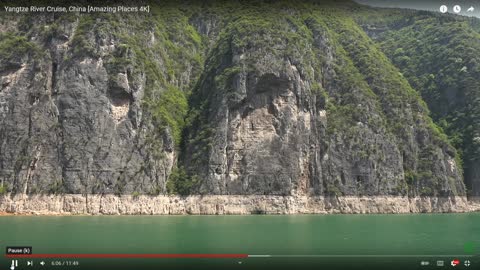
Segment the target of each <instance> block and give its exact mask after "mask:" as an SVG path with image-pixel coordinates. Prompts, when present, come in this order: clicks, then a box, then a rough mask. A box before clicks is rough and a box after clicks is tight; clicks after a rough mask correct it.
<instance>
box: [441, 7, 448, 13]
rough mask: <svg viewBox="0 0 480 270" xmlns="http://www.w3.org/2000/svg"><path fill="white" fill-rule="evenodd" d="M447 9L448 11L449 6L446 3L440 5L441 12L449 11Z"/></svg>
mask: <svg viewBox="0 0 480 270" xmlns="http://www.w3.org/2000/svg"><path fill="white" fill-rule="evenodd" d="M447 11H448V7H447V6H445V5H441V6H440V12H441V13H447Z"/></svg>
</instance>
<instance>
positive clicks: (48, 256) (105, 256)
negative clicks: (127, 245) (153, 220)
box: [6, 254, 248, 259]
mask: <svg viewBox="0 0 480 270" xmlns="http://www.w3.org/2000/svg"><path fill="white" fill-rule="evenodd" d="M6 257H7V258H10V259H14V258H38V259H55V258H69V259H85V258H89V259H117V258H124V259H125V258H128V259H148V258H150V259H153V258H172V259H173V258H177V259H222V258H223V259H243V258H248V254H18V255H17V254H8V255H6Z"/></svg>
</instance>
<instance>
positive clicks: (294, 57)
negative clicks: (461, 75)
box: [0, 1, 465, 213]
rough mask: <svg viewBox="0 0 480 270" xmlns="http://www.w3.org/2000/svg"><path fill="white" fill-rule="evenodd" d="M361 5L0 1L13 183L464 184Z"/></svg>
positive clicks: (291, 188)
mask: <svg viewBox="0 0 480 270" xmlns="http://www.w3.org/2000/svg"><path fill="white" fill-rule="evenodd" d="M352 5H353V6H356V5H355V4H353V3H351V2H348V1H345V2H342V3H338V2H335V3H334V2H324V1H322V2H318V3H317V2H314V1H312V2H310V1H305V2H301V3H298V4H295V5H293V4H289V3H266V2H258V1H247V2H242V3H237V2H234V1H226V2H216V1H212V2H205V3H203V4H199V3H195V2H191V3H189V2H184V3H182V4H177V3H169V2H167V3H160V4H152V11H151V13H149V14H102V13H96V14H76V13H68V14H65V15H61V16H59V15H53V14H37V15H35V16H21V15H12V14H6V13H2V14H0V79H1V85H0V87H1V88H0V181H1V185H2V190H3V193H8V194H9V195H10V196H11V199H13V200H15V198H20V197H18V196H15V194H17V195H19V194H30V195H31V196H35V194H47V195H48V194H57V195H56V196H66V197H65V198H67V197H68V196H70V195H69V194H83V195H84V197H85V198H86V200H87V202H86V203H87V204H88V203H89V202H88V197H90V198H97V197H98V196H97V197H95V196H86V195H88V194H113V195H117V196H118V195H132V196H134V197H137V196H144V195H150V196H153V195H165V194H168V193H170V194H180V195H232V196H233V195H249V196H250V195H251V196H253V197H251V198H255V196H266V195H268V196H274V197H272V198H277V197H278V196H280V197H281V196H287V195H288V196H287V197H285V200H287V198H288V200H292V198H293V200H294V198H304V199H302V200H309V199H308V198H309V197H312V200H313V198H321V197H322V196H326V198H330V197H334V198H336V197H342V196H346V198H347V197H348V198H350V197H361V196H371V197H372V198H383V197H382V196H386V197H388V196H397V197H402V196H403V198H405V199H404V200H406V201H408V200H409V199H408V198H418V197H419V196H427V197H432V198H436V197H444V198H447V199H446V200H447V201H448V202H449V203H450V202H452V201H451V200H450V199H448V198H450V197H451V198H455V197H456V196H464V195H465V188H464V184H463V177H462V170H461V168H460V167H459V164H457V161H458V157H457V153H456V150H455V148H454V147H452V146H451V144H450V143H449V141H448V140H447V138H446V136H445V135H444V134H443V132H442V131H441V130H439V129H438V128H437V126H436V125H435V124H434V123H433V122H432V120H431V118H430V117H429V110H428V108H427V106H426V105H425V103H424V102H423V101H422V99H421V97H420V95H419V94H418V93H417V92H416V91H415V90H414V89H413V88H412V87H411V86H410V84H409V82H408V81H407V80H406V79H405V78H404V77H403V76H402V75H401V74H399V72H398V70H397V68H396V67H394V65H393V64H392V63H391V61H390V60H389V59H388V58H387V57H386V56H385V55H384V53H383V52H381V51H380V50H379V48H378V47H377V46H376V45H375V43H374V42H373V41H372V40H371V39H370V38H369V37H368V35H367V34H366V33H365V32H364V30H363V29H362V28H361V27H360V26H359V25H358V24H357V23H356V22H355V21H354V20H352V19H351V18H350V15H349V13H348V12H345V10H346V9H344V7H351V6H352ZM232 10H235V12H231V11H232ZM71 196H73V197H72V198H74V197H75V196H74V195H71ZM84 197H82V198H84ZM280 197H278V198H280ZM39 198H47V196H43V197H42V196H40V197H39ZM75 198H76V197H75ZM108 198H115V197H108ZM142 198H144V197H142ZM145 198H146V197H145ZM159 198H160V197H159ZM192 198H193V197H192ZM219 198H223V197H219ZM245 198H250V197H248V196H247V197H245ZM22 200H23V199H22ZM192 200H193V199H192ZM225 200H227V201H228V200H229V199H225ZM266 200H267V201H268V200H269V199H266ZM240 201H242V200H240ZM455 201H456V200H453V204H455ZM1 202H2V203H1V205H2V207H4V208H7V206H6V205H7V203H8V205H11V201H10V199H7V198H4V199H3V200H2V201H1ZM198 202H199V203H200V201H198ZM157 203H158V202H157ZM234 203H237V202H234ZM332 207H335V206H332ZM0 209H2V208H0ZM248 209H250V208H248ZM403 209H411V208H408V207H406V208H403ZM434 209H437V210H431V211H443V210H439V209H453V208H441V207H440V208H434ZM57 210H58V212H62V211H65V210H60V209H57ZM162 211H163V210H162ZM245 211H247V210H245ZM248 211H250V210H248ZM248 211H247V212H248ZM308 211H311V212H322V211H323V210H318V211H313V210H305V211H304V212H308ZM388 211H390V210H388ZM392 211H393V210H392ZM402 211H403V210H402ZM405 211H407V212H408V211H410V210H405ZM447 211H448V210H447ZM160 212H161V211H160ZM197 212H201V211H200V210H199V211H197ZM286 212H288V211H286ZM298 212H302V211H298ZM327 212H328V211H327ZM346 212H348V211H346ZM351 212H355V211H351ZM373 212H375V211H373ZM377 212H381V211H377ZM95 213H96V212H95ZM142 213H143V212H142ZM162 213H163V212H162Z"/></svg>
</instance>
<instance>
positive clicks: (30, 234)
mask: <svg viewBox="0 0 480 270" xmlns="http://www.w3.org/2000/svg"><path fill="white" fill-rule="evenodd" d="M6 246H31V247H32V248H33V253H34V254H40V253H41V254H51V253H56V254H57V253H62V254H77V253H80V254H87V253H88V254H105V253H106V254H143V253H145V254H177V253H179V254H249V255H273V256H271V257H262V256H259V257H250V258H231V259H58V260H57V259H48V260H43V261H45V262H46V264H47V265H45V266H43V267H40V266H39V263H40V261H42V260H41V259H32V261H34V264H35V265H36V266H35V267H34V268H36V269H37V268H38V269H78V270H80V269H92V268H96V267H97V266H99V265H102V266H104V267H107V266H112V264H116V267H117V268H121V267H125V269H127V268H129V269H136V267H134V266H138V267H139V268H138V269H147V268H148V266H152V265H155V266H162V267H163V269H167V268H170V267H171V268H175V267H174V266H178V265H181V266H182V267H186V266H189V267H188V268H192V267H193V266H200V267H199V268H198V269H200V268H202V266H207V264H209V263H211V264H212V265H208V267H209V268H214V267H213V266H219V268H229V269H250V268H254V267H258V268H259V269H266V268H267V266H273V265H275V266H276V267H274V268H277V269H278V268H282V267H283V268H288V269H291V268H293V267H297V266H298V268H299V269H300V268H301V267H299V266H301V265H302V264H305V265H308V266H313V265H316V264H321V263H328V265H330V266H331V265H332V264H348V265H350V266H351V265H353V266H355V265H357V266H358V265H364V264H368V263H375V262H381V263H383V264H390V266H400V265H402V267H401V268H402V269H425V267H421V268H420V266H421V261H428V262H429V264H430V267H432V266H435V267H436V263H437V261H438V260H444V262H445V266H448V267H450V261H451V260H452V259H454V258H457V257H458V258H460V260H461V263H462V264H463V263H464V261H465V260H470V261H471V266H470V267H469V268H471V269H480V261H479V260H478V257H477V256H475V255H476V254H479V253H480V213H466V214H406V215H403V214H398V215H285V216H265V215H251V216H64V217H61V216H60V217H57V216H3V217H0V247H1V249H2V250H3V252H5V248H6ZM292 255H294V256H292ZM327 255H328V256H327ZM472 255H474V256H473V257H470V256H472ZM329 256H331V257H329ZM390 256H391V257H390ZM26 261H27V259H20V264H21V266H22V267H20V266H19V267H18V269H33V268H26V267H25V266H24V265H23V264H26ZM58 261H60V263H67V264H70V263H71V262H72V261H78V263H79V264H80V266H75V267H74V266H72V267H68V268H67V267H66V266H65V265H63V267H60V266H52V265H51V264H52V263H53V262H58ZM0 262H1V264H2V265H1V266H0V269H7V267H5V265H8V267H9V266H10V263H11V260H10V259H7V258H5V257H4V256H2V258H1V259H0ZM162 264H164V265H162ZM405 265H408V267H407V268H405ZM87 266H88V268H87ZM140 266H141V267H140ZM164 266H165V267H166V268H165V267H164ZM132 267H133V268H132ZM477 267H478V268H477ZM193 268H195V267H193ZM193 268H192V269H193ZM314 268H315V267H314ZM329 268H330V269H331V267H329ZM392 268H394V267H392ZM462 268H466V267H464V265H462ZM151 269H160V268H159V267H153V268H151ZM359 269H361V268H359Z"/></svg>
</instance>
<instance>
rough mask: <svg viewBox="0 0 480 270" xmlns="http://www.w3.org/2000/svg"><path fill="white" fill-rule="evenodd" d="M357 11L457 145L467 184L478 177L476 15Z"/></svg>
mask: <svg viewBox="0 0 480 270" xmlns="http://www.w3.org/2000/svg"><path fill="white" fill-rule="evenodd" d="M358 11H359V10H357V12H356V15H355V16H356V17H357V18H356V19H357V21H358V22H359V23H361V24H362V25H363V26H364V28H365V29H366V31H367V32H369V33H370V34H371V35H372V36H373V37H374V38H375V41H376V42H377V43H378V45H379V46H380V48H381V50H382V51H383V52H384V53H385V54H386V55H387V56H388V57H389V58H390V59H391V61H392V62H393V64H394V65H395V66H397V67H398V68H399V69H400V71H401V72H402V76H404V77H405V78H407V79H408V81H409V83H410V85H411V86H412V87H413V88H414V89H416V90H418V91H419V93H420V94H421V95H422V98H423V99H424V100H425V102H426V103H427V104H428V107H429V109H430V111H431V112H432V118H433V119H434V121H435V122H436V123H437V124H438V125H439V126H440V128H441V129H442V130H443V131H444V132H445V133H446V134H447V135H448V139H449V141H450V142H451V144H452V145H454V146H455V148H456V149H457V150H458V153H459V158H458V159H457V161H458V162H457V163H458V164H460V165H463V166H464V170H465V178H466V182H467V186H468V188H469V189H471V188H472V187H473V183H471V182H472V181H474V179H475V178H477V179H478V175H473V172H472V171H473V170H474V169H475V167H477V166H478V165H479V164H478V161H479V160H480V139H479V138H480V82H479V81H478V78H479V77H480V56H479V55H478V52H479V51H480V34H479V33H478V25H479V20H478V19H476V18H466V17H460V16H451V15H439V14H434V13H430V12H412V11H404V10H388V9H378V10H377V12H371V11H367V10H363V9H361V10H360V12H358ZM388 15H391V16H388ZM477 181H478V180H477Z"/></svg>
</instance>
